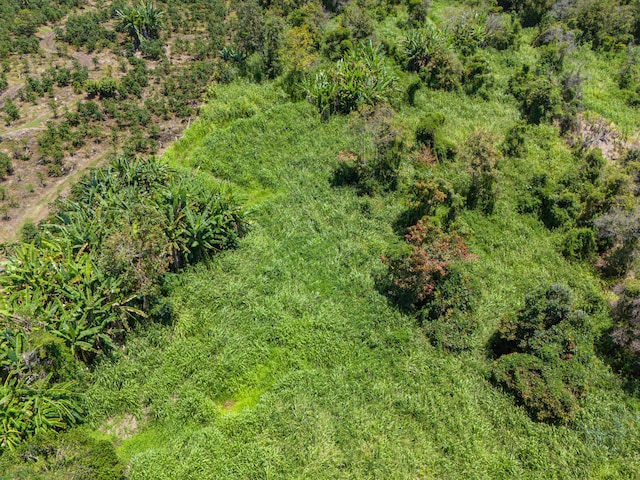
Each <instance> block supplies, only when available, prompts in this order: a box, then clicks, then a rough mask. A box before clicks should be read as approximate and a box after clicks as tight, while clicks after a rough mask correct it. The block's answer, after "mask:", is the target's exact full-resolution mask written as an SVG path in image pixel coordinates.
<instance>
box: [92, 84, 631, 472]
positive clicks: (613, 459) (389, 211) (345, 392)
mask: <svg viewBox="0 0 640 480" xmlns="http://www.w3.org/2000/svg"><path fill="white" fill-rule="evenodd" d="M240 89H242V87H240V88H238V87H232V88H231V89H229V90H227V89H226V87H225V88H223V87H220V92H221V93H220V95H219V98H218V99H217V100H214V101H213V103H212V105H210V107H209V108H210V109H211V110H210V117H209V118H210V119H211V118H215V116H216V112H221V111H224V112H227V115H226V118H225V119H224V121H217V122H216V121H214V120H203V121H202V122H201V123H200V124H196V125H195V126H194V127H192V128H193V129H194V130H193V133H191V134H190V133H189V132H187V134H186V138H187V139H188V141H185V143H184V144H182V145H181V144H177V145H176V146H175V148H174V149H173V150H172V151H171V152H169V153H168V158H169V159H170V161H171V162H172V163H174V164H181V165H185V166H190V167H196V168H198V169H199V171H200V172H201V175H203V176H207V175H211V176H213V177H214V178H215V179H223V180H225V181H229V182H232V183H233V184H235V185H237V186H239V187H240V188H241V189H244V191H245V195H246V196H247V198H250V199H252V203H253V205H252V207H251V211H252V214H251V215H252V217H253V219H254V223H253V226H252V228H251V232H250V233H249V235H248V236H247V237H246V239H245V240H244V241H243V243H242V246H241V247H240V249H239V250H237V251H235V252H227V253H225V254H223V255H222V256H220V257H218V258H216V259H215V260H213V261H212V262H211V263H210V264H209V265H208V266H206V267H205V266H202V267H198V268H196V269H195V270H193V271H192V272H191V273H188V274H186V275H184V276H183V277H181V278H180V279H179V280H177V281H176V282H175V285H174V287H173V293H172V295H171V299H172V301H173V302H174V305H175V309H176V311H177V312H178V316H177V318H176V322H175V325H173V326H171V327H157V328H153V329H152V330H151V331H146V332H141V333H139V334H137V335H135V336H134V337H133V338H132V339H130V341H129V342H128V345H127V349H126V351H125V352H123V353H122V355H121V356H120V357H121V358H120V360H118V361H117V362H116V363H109V362H107V363H105V364H104V365H103V366H102V367H101V368H99V369H98V370H97V372H96V383H95V385H94V386H93V387H92V388H91V390H90V391H89V392H88V400H87V402H88V404H89V411H90V418H92V420H93V422H94V423H95V425H100V424H102V425H103V427H102V428H103V429H104V428H106V429H107V430H108V431H111V432H114V431H117V430H118V428H117V426H118V425H119V424H121V423H125V422H126V421H127V418H130V416H129V415H131V414H133V415H134V416H135V417H137V418H138V419H139V421H138V424H137V430H136V431H134V432H128V434H127V435H124V437H125V438H121V439H120V440H118V443H119V444H120V445H121V446H120V447H119V452H120V455H121V457H122V458H123V459H124V460H125V461H127V462H129V465H130V470H129V478H132V479H143V478H154V479H164V478H166V479H170V478H171V479H173V478H203V479H204V478H632V477H634V476H636V475H638V473H639V470H638V465H639V463H638V461H637V460H638V457H637V456H638V446H639V442H640V423H639V422H638V413H637V412H638V404H637V400H632V399H631V398H630V397H627V395H626V394H624V393H623V391H622V390H621V389H620V387H619V386H616V385H617V381H616V380H615V379H614V378H613V376H612V375H611V374H610V373H607V369H606V368H605V367H604V366H603V365H602V364H600V365H599V366H598V367H597V371H598V372H599V373H598V375H599V378H597V379H594V388H592V390H590V392H589V393H588V395H587V397H586V399H585V400H584V403H583V407H582V409H581V410H580V412H579V413H578V416H577V418H576V420H575V422H574V424H572V425H570V426H567V427H561V426H550V425H546V424H541V423H536V422H533V421H532V420H530V419H529V417H528V416H527V415H526V413H525V411H524V410H523V409H521V408H520V407H518V406H516V405H515V404H514V403H513V400H512V399H511V398H510V397H508V396H506V395H505V394H503V393H501V392H500V391H499V390H497V389H495V388H494V387H492V386H491V384H490V382H489V381H488V369H489V365H490V363H491V360H488V359H487V358H486V357H485V354H484V351H485V350H484V347H483V345H485V344H486V342H487V341H488V340H489V336H490V335H491V333H492V332H493V330H494V329H495V328H496V326H497V319H499V318H500V317H501V316H502V315H504V314H506V313H508V312H510V311H512V310H513V306H514V305H518V304H520V303H521V301H522V300H521V299H522V295H523V293H524V292H526V291H528V290H529V289H532V288H534V287H536V286H538V285H539V284H541V283H546V282H553V281H564V282H566V281H568V282H570V283H572V284H573V286H574V288H577V289H579V290H581V291H588V290H589V289H599V288H600V287H599V286H598V281H597V280H596V279H595V278H594V277H592V276H591V275H590V274H589V273H588V272H586V271H585V270H583V268H582V267H581V266H575V265H571V264H569V263H568V262H567V261H566V260H564V259H563V258H562V257H561V256H560V255H559V254H558V253H557V252H556V251H555V249H554V245H553V241H549V240H548V239H547V232H546V229H544V227H543V226H542V225H541V224H539V223H538V222H532V221H531V219H530V218H528V217H522V216H518V215H516V214H514V213H513V211H512V209H513V206H512V205H511V204H510V203H509V202H508V201H505V202H504V203H503V204H502V205H501V206H500V207H499V211H498V213H497V214H496V215H493V216H491V217H489V218H482V217H480V216H477V215H476V214H475V213H469V214H467V215H466V217H465V219H464V224H466V225H467V228H468V229H469V231H470V232H473V233H471V234H470V238H472V244H473V247H472V250H473V251H474V252H475V253H477V254H478V255H479V256H480V261H479V262H477V264H476V265H475V266H473V267H472V268H474V269H475V270H474V272H475V275H476V276H477V277H478V279H479V280H480V282H481V290H482V300H481V306H480V308H479V315H480V316H481V319H482V324H483V328H482V329H481V330H480V333H479V334H478V335H477V338H475V339H474V345H476V347H475V348H474V349H473V350H472V351H471V352H470V353H464V354H452V353H447V352H446V351H443V350H440V349H437V348H434V347H433V346H431V345H430V344H429V342H428V341H427V339H426V338H425V336H424V334H423V332H422V331H421V329H420V328H419V327H418V325H417V324H416V322H415V319H413V318H412V317H410V316H407V315H404V314H401V313H399V312H398V311H397V310H396V309H395V308H394V307H393V306H392V305H390V304H389V303H388V301H387V299H386V298H385V297H384V296H383V295H381V294H380V293H379V292H378V291H377V289H376V282H375V279H376V278H377V276H378V275H379V274H381V273H382V272H383V270H384V267H383V265H382V263H381V261H380V256H381V255H382V254H386V253H388V252H389V250H390V249H393V248H395V247H394V246H396V245H398V243H399V240H400V239H399V237H398V236H397V234H396V233H395V232H394V231H393V228H392V224H393V222H394V220H395V219H396V218H397V216H398V215H399V214H400V212H401V211H402V209H403V208H404V204H403V202H402V201H401V198H400V197H398V196H396V195H388V196H383V197H376V198H370V197H368V196H358V195H357V194H356V193H355V192H354V191H353V190H352V189H350V188H335V187H332V186H331V185H330V179H331V175H332V170H333V168H334V167H335V162H336V161H335V157H336V154H337V153H338V151H339V150H341V149H343V148H346V147H348V146H350V145H351V144H352V142H353V141H354V140H353V138H352V137H350V136H349V135H348V134H347V133H346V130H345V128H346V121H345V119H344V118H340V117H334V118H332V119H331V121H329V122H322V121H320V119H318V117H317V114H316V113H315V112H314V110H313V109H312V107H311V106H309V105H308V104H305V103H299V104H292V103H279V102H276V103H275V104H273V105H268V104H267V105H265V104H259V102H255V101H253V100H252V99H255V98H261V97H262V96H265V97H266V98H271V97H272V95H273V93H272V90H271V87H269V86H268V85H266V86H264V87H246V89H247V91H248V92H249V93H247V94H246V96H245V97H244V98H243V97H242V95H241V94H240V93H239V92H240ZM260 89H262V92H261V91H260ZM256 93H258V94H257V95H256ZM417 108H420V107H417ZM234 115H235V116H240V117H246V118H237V119H235V120H230V118H229V117H233V116H234ZM204 118H205V119H206V118H207V114H206V113H205V114H204ZM205 131H206V132H208V133H206V134H205V133H204V132H205ZM198 132H199V133H198ZM190 135H191V136H190ZM186 145H188V147H189V153H188V154H187V155H186V156H184V157H183V156H182V155H181V153H184V150H182V151H181V149H184V147H185V146H186ZM212 181H217V180H212ZM576 281H577V282H578V283H577V284H576ZM105 419H108V420H107V423H106V424H105V423H104V422H105ZM104 425H108V427H105V426H104ZM114 425H115V426H116V427H115V428H114V427H113V426H114Z"/></svg>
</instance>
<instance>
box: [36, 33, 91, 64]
mask: <svg viewBox="0 0 640 480" xmlns="http://www.w3.org/2000/svg"><path fill="white" fill-rule="evenodd" d="M36 36H37V37H38V38H40V48H41V49H42V50H43V51H44V52H46V53H50V54H52V55H58V48H57V47H56V33H55V32H54V31H53V29H52V28H51V27H43V28H41V29H40V31H39V32H38V34H36ZM69 57H70V58H74V59H76V60H77V61H78V63H80V65H82V66H83V67H87V68H91V67H92V66H93V60H92V58H91V56H90V55H89V54H87V53H85V52H81V51H78V50H74V51H73V52H72V53H71V54H70V55H69Z"/></svg>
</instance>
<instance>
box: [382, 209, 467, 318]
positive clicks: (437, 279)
mask: <svg viewBox="0 0 640 480" xmlns="http://www.w3.org/2000/svg"><path fill="white" fill-rule="evenodd" d="M405 239H406V241H407V242H408V243H409V245H410V251H409V254H408V255H400V256H395V257H392V258H386V257H385V258H383V261H384V263H385V264H386V265H387V266H388V267H389V278H390V280H391V282H390V285H389V286H388V292H387V293H388V294H389V296H390V297H391V298H392V299H393V300H394V301H395V302H396V303H397V304H398V305H399V306H400V307H402V308H406V309H410V310H420V309H421V308H423V307H425V305H427V304H428V303H430V302H431V301H433V299H434V297H433V296H434V293H435V292H436V289H437V287H438V285H439V284H440V283H442V282H444V281H445V280H446V278H447V277H448V275H449V273H450V271H451V269H452V268H453V266H454V265H455V264H457V263H461V262H465V261H468V260H471V259H473V258H474V257H473V256H472V255H471V254H470V253H469V249H468V248H467V246H466V245H465V243H464V241H463V239H462V237H460V236H459V235H458V234H456V233H446V232H444V231H443V230H442V229H440V228H439V227H438V226H436V225H434V224H433V222H431V221H430V220H429V219H428V218H424V219H422V220H419V221H418V223H417V224H416V225H414V226H413V227H410V228H409V229H408V230H407V234H406V235H405Z"/></svg>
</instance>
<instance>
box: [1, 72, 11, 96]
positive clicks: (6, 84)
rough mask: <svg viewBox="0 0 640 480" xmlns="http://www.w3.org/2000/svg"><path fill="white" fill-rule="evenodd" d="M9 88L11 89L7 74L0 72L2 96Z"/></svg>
mask: <svg viewBox="0 0 640 480" xmlns="http://www.w3.org/2000/svg"><path fill="white" fill-rule="evenodd" d="M7 88H9V82H8V81H7V74H6V73H4V72H0V94H3V93H4V92H5V90H6V89H7Z"/></svg>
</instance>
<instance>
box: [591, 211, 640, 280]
mask: <svg viewBox="0 0 640 480" xmlns="http://www.w3.org/2000/svg"><path fill="white" fill-rule="evenodd" d="M594 226H595V228H596V231H597V234H598V240H599V242H600V245H601V248H602V249H603V250H605V255H604V263H603V265H602V269H603V272H604V273H605V274H606V275H608V276H613V277H619V276H623V275H625V274H626V273H627V272H628V271H629V270H630V269H632V268H633V267H634V265H635V263H636V261H637V259H638V256H639V255H638V243H639V241H640V240H639V239H640V208H637V207H636V208H635V209H634V210H631V211H624V210H620V209H614V210H612V211H610V212H609V213H607V214H605V215H602V216H601V217H599V218H597V219H596V220H595V221H594Z"/></svg>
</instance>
